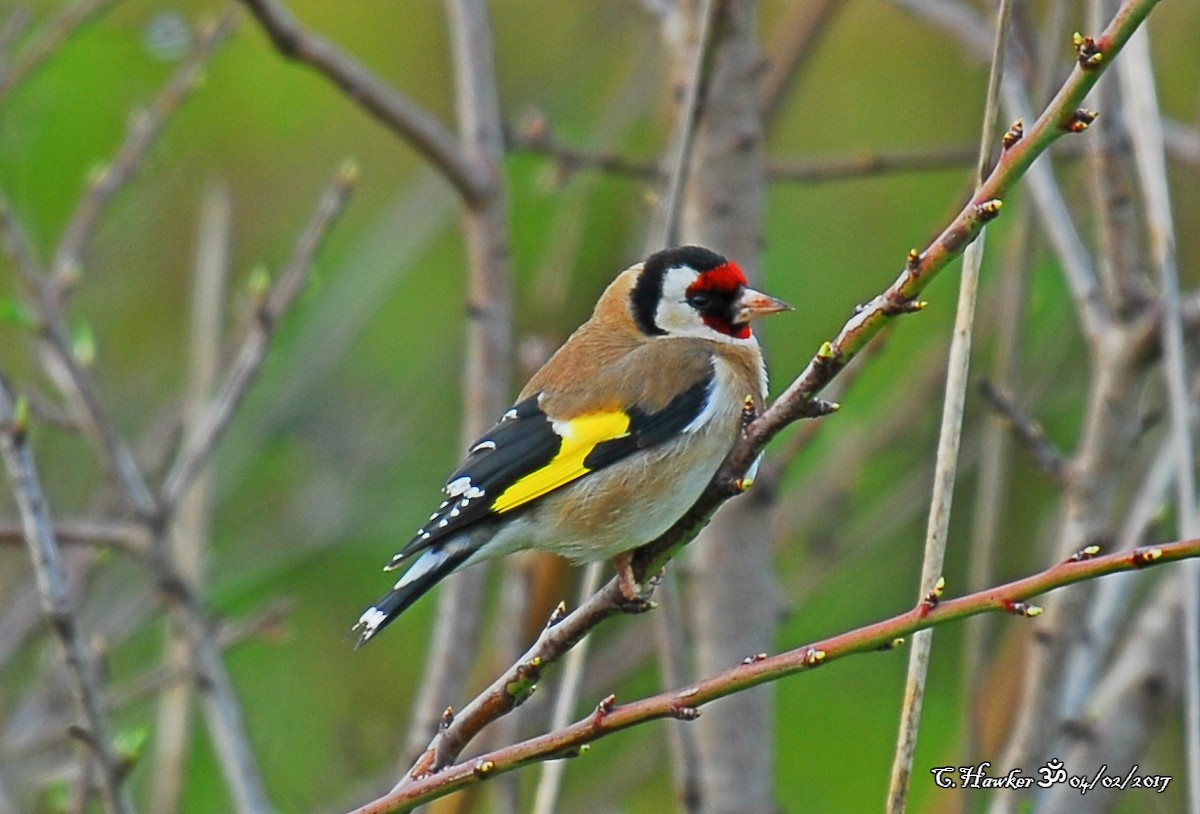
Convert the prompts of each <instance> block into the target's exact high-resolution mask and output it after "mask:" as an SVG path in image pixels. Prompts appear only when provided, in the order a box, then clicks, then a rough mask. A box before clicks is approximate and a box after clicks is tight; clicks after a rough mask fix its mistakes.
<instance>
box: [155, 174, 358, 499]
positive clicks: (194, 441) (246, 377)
mask: <svg viewBox="0 0 1200 814" xmlns="http://www.w3.org/2000/svg"><path fill="white" fill-rule="evenodd" d="M357 180H358V169H357V167H355V166H354V165H353V164H352V163H349V162H347V163H346V164H345V165H344V166H343V167H342V168H341V169H340V170H339V171H338V173H337V175H336V176H335V177H334V179H333V181H332V182H331V183H330V184H329V186H328V187H327V188H326V189H325V191H324V193H322V195H321V199H320V201H319V202H318V203H317V208H316V211H314V212H313V215H312V218H311V219H310V220H309V222H308V225H307V226H306V227H305V229H304V232H303V233H302V234H301V235H300V238H299V240H298V241H297V242H296V246H295V248H294V249H293V252H292V258H291V260H290V261H289V262H288V264H287V266H286V267H285V268H284V269H283V271H282V272H281V273H280V275H279V277H278V279H277V280H276V281H275V282H274V283H273V284H272V285H271V288H270V290H269V291H267V292H266V293H265V295H264V296H263V297H262V300H261V302H260V303H259V305H258V309H257V311H256V317H257V319H256V320H255V322H254V324H253V326H252V327H251V329H250V333H249V334H247V336H246V338H245V339H244V340H243V341H242V346H241V349H240V350H239V351H238V354H237V357H236V358H235V359H234V361H233V363H232V364H231V365H230V367H229V370H228V371H227V372H226V374H225V379H224V381H223V382H222V384H221V388H220V390H219V391H218V392H217V395H216V396H215V397H214V398H213V400H212V402H211V403H210V404H209V406H208V409H207V410H206V411H205V412H204V414H203V415H202V416H200V417H198V418H197V419H196V421H195V424H194V429H193V430H192V431H191V432H190V433H189V434H188V438H187V440H186V441H185V442H184V444H183V447H182V448H181V449H180V451H179V454H178V456H177V457H176V458H175V461H174V463H173V464H172V465H171V468H170V470H169V471H168V472H167V475H166V477H165V478H163V484H162V490H161V498H160V499H161V502H162V507H163V509H164V511H165V512H167V513H169V512H170V511H171V510H172V508H173V507H175V506H177V505H178V503H179V501H180V499H181V498H182V497H183V495H184V494H185V493H186V492H187V490H188V488H189V487H190V486H191V484H192V481H193V480H194V479H195V477H196V476H197V475H198V474H199V473H200V471H201V470H202V469H203V468H204V465H205V463H206V462H207V461H208V459H209V457H210V456H211V455H212V452H213V449H214V448H215V447H216V444H217V441H218V440H220V438H221V435H222V434H223V433H224V432H225V430H226V428H227V427H228V426H229V422H230V421H231V420H232V419H233V416H234V413H235V412H236V410H237V408H238V406H239V405H240V404H241V402H242V399H243V398H244V397H245V395H246V393H247V392H248V391H249V389H250V386H251V385H252V384H253V383H254V382H255V381H256V380H257V378H258V373H259V370H260V369H261V368H262V364H263V361H264V360H265V358H266V355H267V348H268V347H269V346H270V342H271V338H272V337H273V336H274V335H275V328H276V326H277V325H278V323H279V320H280V318H282V317H283V315H284V313H285V312H286V311H287V310H288V308H289V307H291V305H292V303H293V302H294V301H295V299H296V295H297V294H299V293H300V291H301V290H302V289H303V288H304V285H305V283H307V282H308V277H309V272H310V270H311V268H312V262H313V257H314V256H315V255H316V253H317V250H318V249H319V248H320V246H321V243H322V241H323V240H324V239H325V235H326V233H327V232H328V231H329V228H330V227H331V226H332V225H333V223H334V221H335V220H337V217H338V216H339V215H340V214H341V212H342V209H343V207H345V205H346V201H347V200H348V199H349V196H350V193H351V191H352V190H353V188H354V185H355V183H356V182H357Z"/></svg>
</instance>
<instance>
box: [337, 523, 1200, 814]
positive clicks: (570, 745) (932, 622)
mask: <svg viewBox="0 0 1200 814" xmlns="http://www.w3.org/2000/svg"><path fill="white" fill-rule="evenodd" d="M1195 557H1200V539H1197V540H1186V541H1182V542H1175V543H1168V544H1165V545H1160V546H1147V547H1143V548H1138V549H1134V550H1132V551H1121V552H1117V553H1114V554H1108V555H1105V556H1101V557H1088V556H1087V555H1086V554H1080V555H1079V556H1077V557H1072V558H1071V559H1069V560H1067V561H1066V562H1062V563H1059V564H1058V565H1055V566H1053V567H1051V568H1048V569H1046V570H1045V571H1042V572H1040V573H1037V574H1034V575H1032V576H1029V577H1025V578H1024V579H1019V580H1016V581H1013V582H1009V583H1006V584H1004V585H1000V586H997V587H994V588H990V589H987V590H984V591H979V592H977V593H973V594H968V595H966V596H962V597H959V598H956V599H950V600H944V599H943V600H940V601H937V602H921V603H919V604H918V605H917V606H916V607H915V608H913V609H912V610H910V611H908V612H906V613H902V614H899V615H898V616H893V617H892V618H890V619H886V620H883V621H881V622H876V623H874V624H871V625H867V626H865V627H861V628H858V629H856V630H852V631H850V632H848V633H843V634H840V635H837V636H833V637H830V638H828V639H824V640H821V641H817V642H813V643H812V644H809V645H805V646H803V647H798V648H795V649H792V650H789V651H787V652H785V653H780V654H779V655H776V656H768V657H765V658H757V657H756V658H749V659H747V660H746V661H745V662H744V663H743V664H741V665H739V666H737V667H734V668H732V669H730V670H726V671H724V672H722V673H719V674H717V675H714V676H711V677H709V678H706V679H703V680H701V681H698V682H696V683H694V684H692V685H690V686H687V687H680V688H677V689H674V690H670V691H668V692H664V693H659V694H658V695H654V696H650V697H648V698H643V699H640V700H638V701H634V702H632V703H629V704H623V705H620V706H616V705H614V704H613V702H612V700H611V699H605V700H604V701H602V702H601V703H600V706H598V707H597V709H596V711H595V712H594V713H592V714H591V715H589V716H588V717H586V718H584V719H582V720H580V721H577V722H576V723H574V724H572V725H571V726H569V727H567V728H566V729H563V730H559V731H556V732H550V733H548V734H545V735H541V736H539V737H536V738H531V739H530V740H527V741H523V742H521V743H517V744H514V745H512V746H508V747H505V748H503V749H498V750H496V751H493V752H490V753H487V754H483V755H480V756H479V757H476V758H474V759H472V760H469V761H467V762H464V763H458V764H454V765H451V766H448V767H446V768H445V769H443V770H442V771H440V772H437V773H434V774H426V775H423V776H422V777H420V778H419V779H417V780H415V781H414V782H412V783H410V784H409V785H407V786H405V787H404V788H403V789H400V790H398V791H396V792H393V793H391V794H388V795H387V796H385V797H381V798H379V799H377V800H374V801H372V802H370V803H368V804H366V805H364V806H362V807H361V808H358V809H355V810H354V812H353V814H387V813H388V812H397V811H408V810H410V809H411V808H413V807H414V806H417V805H420V804H421V803H425V802H429V801H430V800H434V799H437V798H439V797H442V796H445V795H446V794H449V793H450V792H452V791H457V790H459V789H462V788H464V787H466V786H469V785H473V784H475V783H479V782H481V781H483V780H487V779H490V778H493V777H496V776H499V775H501V774H503V773H505V772H510V771H512V770H514V769H517V768H520V767H522V766H526V765H529V764H531V763H536V762H539V761H542V760H552V759H561V758H565V757H572V756H574V755H578V754H579V753H580V752H581V751H582V750H583V749H584V748H585V747H586V746H587V744H589V743H591V742H592V741H595V740H598V739H600V738H602V737H604V736H606V735H610V734H612V733H614V732H619V731H621V730H623V729H628V728H630V727H633V726H637V725H639V724H643V723H647V722H649V721H655V720H662V719H682V720H691V719H694V718H696V717H697V716H698V715H699V712H700V707H701V706H703V705H704V704H707V703H709V702H711V701H715V700H716V699H718V698H724V697H725V696H728V695H731V694H733V693H737V692H741V691H743V690H746V689H749V688H751V687H754V686H757V685H759V684H763V683H765V682H769V681H778V680H779V679H781V678H785V677H787V676H792V675H797V674H799V673H804V672H807V671H810V670H812V669H814V668H816V667H819V666H822V665H824V664H828V663H830V662H833V661H835V660H838V659H842V658H845V657H847V656H850V655H855V654H859V653H870V652H875V651H879V650H890V649H892V648H894V647H895V646H896V645H897V644H899V643H902V641H903V639H904V637H907V636H910V635H911V634H913V633H915V632H916V631H919V630H925V629H928V628H933V627H937V626H940V625H944V624H947V623H949V622H952V621H956V620H958V619H964V618H967V617H970V616H976V615H978V614H981V613H989V612H993V613H994V612H997V611H1000V612H1005V613H1011V614H1015V615H1018V616H1034V615H1036V614H1037V613H1039V612H1040V609H1039V608H1037V607H1036V606H1033V605H1030V604H1029V603H1028V600H1030V599H1032V598H1033V597H1035V596H1039V595H1041V594H1044V593H1047V592H1049V591H1053V590H1056V589H1058V588H1062V587H1064V586H1067V585H1072V584H1075V583H1078V582H1083V581H1085V580H1094V579H1097V578H1099V577H1102V576H1107V575H1109V574H1116V573H1121V572H1126V571H1137V570H1140V569H1143V568H1147V567H1150V566H1154V565H1162V564H1165V563H1168V562H1179V561H1181V560H1185V559H1190V558H1195ZM614 583H615V580H614ZM612 587H613V585H612V584H610V585H609V586H606V587H605V588H604V589H602V593H604V592H607V591H609V590H610V589H611V588H612ZM598 595H599V594H598ZM581 610H582V609H581ZM564 624H565V622H564ZM529 679H530V680H536V677H535V676H529Z"/></svg>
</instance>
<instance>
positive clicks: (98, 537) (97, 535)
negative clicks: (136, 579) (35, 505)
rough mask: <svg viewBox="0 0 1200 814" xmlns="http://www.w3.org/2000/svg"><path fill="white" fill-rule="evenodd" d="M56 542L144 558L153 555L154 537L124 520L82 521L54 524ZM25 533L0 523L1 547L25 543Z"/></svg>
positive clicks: (9, 523)
mask: <svg viewBox="0 0 1200 814" xmlns="http://www.w3.org/2000/svg"><path fill="white" fill-rule="evenodd" d="M53 532H54V538H55V539H56V540H57V541H58V542H59V544H60V545H97V546H111V547H113V548H119V549H122V550H124V551H128V552H129V553H131V554H133V555H135V556H137V557H139V558H142V557H145V556H146V555H147V554H148V553H149V551H150V535H149V534H148V533H147V532H146V529H145V527H144V526H142V525H141V524H138V523H130V522H127V521H124V520H106V519H103V518H96V519H93V518H80V519H78V520H59V521H58V522H56V523H55V524H54V529H53ZM24 539H25V534H24V531H23V530H22V528H21V525H20V524H19V523H16V522H13V521H11V520H0V544H13V543H20V542H23V541H24Z"/></svg>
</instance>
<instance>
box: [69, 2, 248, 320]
mask: <svg viewBox="0 0 1200 814" xmlns="http://www.w3.org/2000/svg"><path fill="white" fill-rule="evenodd" d="M236 24H237V14H235V13H234V9H230V10H228V11H226V12H225V14H223V15H222V16H221V17H220V19H219V20H217V22H215V23H210V24H207V25H203V26H201V27H200V30H199V36H198V37H197V39H196V45H195V47H194V48H193V49H192V51H191V53H190V54H189V55H188V57H187V59H186V60H185V61H184V63H183V64H182V65H181V66H180V67H179V69H178V70H177V71H176V72H175V74H174V75H173V76H172V77H171V79H170V80H169V81H168V82H167V84H166V85H165V86H164V87H163V89H162V91H161V92H160V93H159V94H158V96H157V97H156V98H155V100H154V101H153V102H152V103H151V104H150V106H149V107H148V108H146V109H145V110H143V111H138V112H136V113H134V114H133V117H132V119H131V121H130V123H129V130H128V132H127V133H126V134H125V140H124V141H123V142H122V143H121V146H120V148H119V149H118V150H117V152H116V154H115V155H114V156H113V158H112V160H111V161H109V162H108V163H107V164H106V165H104V166H103V167H102V168H101V169H99V170H97V171H95V172H93V173H92V174H91V175H90V177H89V178H88V185H87V189H86V190H85V191H84V193H83V195H82V196H81V197H80V198H79V202H78V203H77V204H76V205H75V211H74V212H73V213H71V217H70V220H68V221H67V225H66V228H65V229H63V233H62V237H61V238H60V240H59V243H58V248H57V249H56V250H55V253H54V261H53V263H51V265H50V280H49V281H48V282H49V288H50V296H51V297H52V298H53V300H54V301H55V302H56V303H58V304H59V306H60V307H61V303H60V302H59V300H61V299H62V298H64V297H65V296H67V295H68V294H69V292H70V290H71V289H72V288H73V287H74V286H75V284H76V283H77V282H78V280H79V273H80V267H81V265H82V263H83V256H84V252H85V251H86V249H87V244H88V242H89V241H90V240H91V237H92V234H93V233H94V232H95V229H96V223H97V221H99V219H100V215H101V213H102V212H103V211H104V208H105V207H106V206H107V205H108V203H109V201H111V200H112V198H113V196H114V195H116V194H117V192H118V191H120V189H121V188H122V187H124V186H125V184H127V183H128V182H129V181H130V180H131V179H132V178H133V177H134V175H136V174H137V172H138V170H139V169H140V168H141V166H142V163H143V161H144V160H145V158H146V153H147V152H148V151H149V150H150V147H151V146H152V145H153V144H154V142H155V140H156V139H157V137H158V135H159V134H160V133H161V132H162V130H163V126H164V125H165V124H166V122H167V120H168V119H169V118H170V117H171V114H172V113H174V112H175V111H176V110H177V109H178V108H179V105H180V104H182V102H183V100H184V99H186V98H187V97H188V95H189V94H190V93H191V92H192V91H193V90H195V89H196V88H197V87H198V86H199V84H200V80H201V79H202V78H203V76H204V71H205V66H206V65H207V64H208V62H209V60H210V59H211V58H212V55H213V53H214V52H215V51H216V48H217V46H218V45H220V44H221V43H222V42H223V41H224V40H225V38H226V37H227V36H228V35H229V33H230V32H232V31H233V28H234V26H235V25H236Z"/></svg>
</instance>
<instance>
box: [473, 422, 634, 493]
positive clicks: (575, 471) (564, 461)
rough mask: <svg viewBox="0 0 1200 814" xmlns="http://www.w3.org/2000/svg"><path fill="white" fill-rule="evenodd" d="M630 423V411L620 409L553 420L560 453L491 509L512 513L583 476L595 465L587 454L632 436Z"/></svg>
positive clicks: (519, 482)
mask: <svg viewBox="0 0 1200 814" xmlns="http://www.w3.org/2000/svg"><path fill="white" fill-rule="evenodd" d="M629 422H630V418H629V414H628V413H625V412H619V411H618V412H612V413H593V414H591V415H584V416H579V417H578V418H572V419H570V420H568V421H555V422H553V426H554V431H555V432H556V433H557V434H558V435H559V437H560V438H561V439H562V443H561V446H560V447H559V449H558V452H557V453H556V454H555V455H554V457H553V458H551V459H550V461H549V463H547V464H546V465H545V466H543V467H541V468H540V469H537V470H536V471H534V472H530V473H529V474H528V475H525V476H524V477H522V478H521V479H520V480H518V481H516V482H515V483H513V484H512V485H511V486H509V487H508V488H507V489H505V490H504V491H503V492H502V493H501V494H500V496H499V497H497V498H496V500H495V501H494V502H493V503H492V506H491V509H492V511H493V512H495V513H497V514H504V513H505V512H510V511H512V510H513V509H516V508H519V507H521V506H524V505H525V504H526V503H528V502H529V501H531V500H536V499H538V498H539V497H541V496H542V495H545V494H547V493H549V492H553V491H554V490H555V489H558V488H559V487H560V486H565V485H566V484H568V483H570V482H571V481H573V480H575V479H576V478H581V477H583V476H584V475H586V474H587V473H588V472H590V471H592V469H593V468H595V467H594V466H593V467H589V466H588V465H587V463H588V462H587V457H588V455H589V454H591V453H592V451H593V450H595V449H596V447H597V446H599V445H600V444H603V443H605V442H608V441H614V440H616V439H618V438H624V437H626V436H627V435H629Z"/></svg>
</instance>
